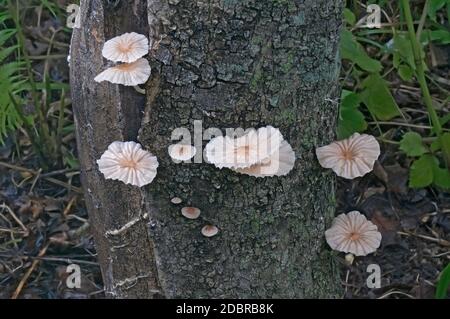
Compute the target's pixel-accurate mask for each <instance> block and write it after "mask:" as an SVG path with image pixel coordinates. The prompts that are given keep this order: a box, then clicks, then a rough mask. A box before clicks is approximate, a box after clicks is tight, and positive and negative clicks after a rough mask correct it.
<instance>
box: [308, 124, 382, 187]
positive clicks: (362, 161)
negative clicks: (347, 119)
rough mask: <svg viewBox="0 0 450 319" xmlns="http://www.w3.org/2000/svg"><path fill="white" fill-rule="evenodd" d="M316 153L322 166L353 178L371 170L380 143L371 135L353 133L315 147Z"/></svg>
mask: <svg viewBox="0 0 450 319" xmlns="http://www.w3.org/2000/svg"><path fill="white" fill-rule="evenodd" d="M316 155H317V159H318V160H319V163H320V165H321V166H322V167H324V168H331V169H332V170H333V171H334V172H335V173H336V174H337V175H338V176H341V177H344V178H346V179H354V178H356V177H360V176H364V175H365V174H367V173H369V172H371V171H372V170H373V166H374V164H375V161H376V160H377V159H378V157H379V156H380V144H378V142H377V140H376V139H375V137H373V136H372V135H367V134H362V135H360V134H358V133H355V134H353V135H352V136H351V137H350V138H348V139H345V140H342V141H338V142H334V143H331V144H330V145H327V146H322V147H319V148H317V149H316Z"/></svg>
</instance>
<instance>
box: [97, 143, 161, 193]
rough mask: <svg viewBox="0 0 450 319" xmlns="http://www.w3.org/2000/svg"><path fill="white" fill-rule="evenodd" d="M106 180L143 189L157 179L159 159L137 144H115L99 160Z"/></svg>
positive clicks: (99, 166) (98, 162) (99, 165)
mask: <svg viewBox="0 0 450 319" xmlns="http://www.w3.org/2000/svg"><path fill="white" fill-rule="evenodd" d="M97 164H98V168H99V170H100V172H102V173H103V175H104V176H105V178H106V179H113V180H119V181H122V182H124V183H125V184H131V185H135V186H139V187H142V186H144V185H147V184H150V183H151V182H152V181H153V179H154V178H155V177H156V170H157V168H158V165H159V164H158V159H157V158H156V156H153V154H152V153H150V152H147V151H144V150H143V149H142V147H141V145H140V144H138V143H135V142H113V143H112V144H111V145H109V147H108V149H107V150H106V151H105V153H103V155H102V156H101V158H100V159H99V160H97Z"/></svg>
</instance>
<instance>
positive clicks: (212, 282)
mask: <svg viewBox="0 0 450 319" xmlns="http://www.w3.org/2000/svg"><path fill="white" fill-rule="evenodd" d="M111 2H113V1H109V2H108V1H100V0H91V1H89V3H87V2H85V3H84V4H83V5H82V21H83V22H82V28H81V29H80V30H76V31H75V33H74V38H73V41H72V66H71V70H72V72H71V73H72V90H73V105H74V111H75V117H76V121H77V132H78V145H79V153H80V160H81V164H82V175H83V183H84V187H85V193H86V203H87V206H88V209H89V213H90V219H91V224H92V228H93V232H94V236H95V240H96V245H97V250H98V254H99V261H100V264H101V266H102V271H103V275H104V281H105V286H106V289H107V291H108V292H109V294H110V295H111V296H114V297H141V298H148V297H155V296H164V297H168V298H175V297H181V298H271V297H273V298H287V297H290V298H320V297H334V296H336V295H337V293H338V291H339V288H338V287H339V281H338V276H337V271H336V269H335V268H334V267H333V263H332V261H331V256H330V253H329V252H328V250H327V249H326V246H325V243H324V231H325V229H326V226H327V225H328V224H329V221H330V219H331V218H332V216H333V213H334V209H335V202H334V179H333V177H332V175H331V174H330V173H329V172H326V171H324V170H322V169H321V168H320V167H319V165H318V163H317V161H316V159H315V155H314V150H315V147H316V146H318V145H323V144H326V143H328V142H330V141H331V140H333V139H334V131H335V124H336V123H335V122H336V117H337V105H336V102H333V101H335V100H336V97H337V93H338V83H337V80H338V73H339V58H338V54H337V52H338V40H339V36H338V35H339V29H340V25H341V6H342V3H341V1H339V0H304V1H300V0H208V1H201V0H196V1H191V0H189V1H188V0H148V1H138V0H136V1H133V2H132V3H133V4H132V5H128V4H125V1H118V4H117V5H116V6H115V7H111V8H109V7H108V6H107V5H106V3H111ZM146 2H147V3H146ZM146 5H147V6H148V16H147V15H146V14H145V13H144V11H145V9H144V7H145V6H146ZM119 17H121V19H119ZM147 21H148V25H145V24H147ZM145 30H146V31H145ZM130 31H137V32H142V33H144V32H146V33H147V34H149V36H150V39H151V42H153V45H154V46H153V47H154V48H153V50H152V51H151V53H150V56H149V59H150V62H151V65H152V69H153V71H152V76H151V78H150V80H149V82H148V84H147V86H146V92H147V93H146V103H145V105H144V103H143V102H142V98H141V97H140V96H139V94H138V93H136V92H135V91H134V90H133V89H132V88H124V87H118V86H116V85H112V84H97V83H95V82H94V81H93V78H94V77H95V75H96V74H98V73H99V72H100V71H101V70H103V68H104V62H103V59H102V57H101V47H102V45H103V43H104V41H105V39H108V38H111V37H113V36H116V35H120V34H121V33H124V32H130ZM141 110H142V111H143V112H141ZM265 125H272V126H274V127H277V128H280V130H281V132H282V133H283V135H284V137H285V139H286V140H287V141H288V142H289V143H290V144H291V145H292V147H293V149H294V150H295V153H296V156H297V161H296V165H295V168H294V170H293V171H292V172H291V173H290V174H289V175H288V176H286V177H274V178H264V179H256V178H254V177H250V176H245V175H239V174H237V173H233V172H232V171H230V170H228V169H223V170H219V169H216V168H215V167H214V166H213V165H210V164H207V163H205V162H203V163H183V164H175V163H173V162H172V160H171V159H170V157H169V156H168V153H167V148H168V146H169V145H171V144H173V143H175V142H174V141H172V140H171V136H172V132H173V131H174V130H175V129H177V128H178V129H179V128H186V129H188V130H189V131H190V132H191V133H192V136H193V143H195V145H196V147H197V153H198V155H197V156H196V161H195V162H199V159H201V153H202V148H201V147H202V145H203V146H204V145H205V144H206V143H207V140H206V137H204V138H205V139H204V140H203V141H202V136H201V133H202V131H201V128H200V126H202V128H203V130H206V129H208V128H220V129H222V130H224V129H226V128H243V129H247V128H252V127H255V128H258V127H261V126H265ZM194 127H195V128H194ZM194 130H195V131H197V132H200V134H195V135H194ZM115 140H137V141H139V142H140V143H141V144H142V145H143V146H144V148H146V149H147V150H149V151H151V152H152V153H154V154H155V155H156V156H157V157H158V160H159V162H160V167H159V168H158V176H157V178H156V179H155V180H154V182H153V183H152V184H151V185H149V186H147V187H144V188H142V189H138V188H135V187H131V186H126V185H123V184H121V183H120V182H115V181H109V180H108V181H105V180H104V178H103V176H102V175H101V174H100V173H99V171H98V168H97V166H96V163H95V160H96V159H98V158H99V157H100V156H101V154H102V153H103V152H104V150H105V149H106V148H107V146H108V145H109V144H110V143H111V142H113V141H115ZM173 197H179V198H181V199H182V200H183V204H181V205H174V204H172V203H171V199H172V198H173ZM182 206H195V207H198V208H200V209H201V216H200V218H199V219H197V220H187V219H186V218H184V217H183V216H182V215H181V213H180V209H181V207H182ZM206 224H213V225H217V227H218V228H219V229H220V232H219V233H218V235H216V236H214V237H212V238H206V237H204V236H202V234H201V228H202V227H203V226H204V225H206Z"/></svg>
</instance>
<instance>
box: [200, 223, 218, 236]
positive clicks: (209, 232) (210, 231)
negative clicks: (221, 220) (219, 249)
mask: <svg viewBox="0 0 450 319" xmlns="http://www.w3.org/2000/svg"><path fill="white" fill-rule="evenodd" d="M218 232H219V228H217V227H216V226H213V225H206V226H204V227H203V228H202V235H203V236H205V237H213V236H215V235H217V233H218Z"/></svg>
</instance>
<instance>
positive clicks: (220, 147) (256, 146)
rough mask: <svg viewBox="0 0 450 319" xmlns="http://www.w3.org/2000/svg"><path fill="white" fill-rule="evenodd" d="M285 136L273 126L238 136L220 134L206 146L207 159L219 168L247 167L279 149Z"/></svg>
mask: <svg viewBox="0 0 450 319" xmlns="http://www.w3.org/2000/svg"><path fill="white" fill-rule="evenodd" d="M282 141H283V136H282V135H281V133H280V131H279V130H278V129H276V128H273V127H272V126H267V127H262V128H260V129H258V130H255V129H252V130H250V131H248V132H247V133H246V134H245V135H243V136H241V137H238V138H235V139H233V138H230V137H228V136H225V137H223V136H218V137H216V138H213V139H212V140H211V141H210V142H209V143H208V144H207V145H206V147H205V156H206V160H207V161H208V162H210V163H212V164H214V165H215V166H216V167H218V168H223V167H227V168H245V167H250V166H252V165H254V164H257V163H261V162H262V161H263V160H265V159H267V158H269V157H270V156H271V155H272V154H274V153H275V152H276V151H278V150H279V148H280V145H281V142H282Z"/></svg>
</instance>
